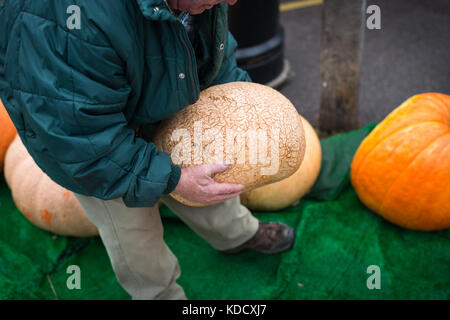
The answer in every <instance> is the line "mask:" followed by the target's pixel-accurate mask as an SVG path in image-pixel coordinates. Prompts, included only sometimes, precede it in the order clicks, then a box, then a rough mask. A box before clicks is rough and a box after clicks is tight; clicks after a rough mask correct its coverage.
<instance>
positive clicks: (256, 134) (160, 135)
mask: <svg viewBox="0 0 450 320" xmlns="http://www.w3.org/2000/svg"><path fill="white" fill-rule="evenodd" d="M258 130H259V131H258ZM176 132H178V133H182V135H178V136H177V135H176V134H175V133H176ZM199 135H201V137H202V139H201V140H199V139H198V138H196V137H198V136H199ZM182 141H183V142H182ZM252 141H253V142H252ZM218 142H219V144H218ZM154 143H155V144H156V146H157V147H158V149H159V150H161V151H165V152H167V153H168V154H169V155H170V156H171V158H172V161H173V162H174V164H176V165H179V166H180V167H181V168H185V167H189V166H194V165H201V164H212V163H221V162H224V161H227V162H229V163H230V164H231V165H230V167H229V168H228V169H227V170H225V171H224V172H221V173H218V174H216V175H214V177H213V178H214V180H215V181H217V182H227V183H239V184H243V185H245V190H244V191H246V190H251V189H253V188H256V187H259V186H263V185H266V184H269V183H272V182H276V181H279V180H282V179H284V178H287V177H288V176H290V175H292V174H293V173H294V172H296V171H297V169H298V168H299V166H300V164H301V162H302V161H303V157H304V153H305V137H304V130H303V125H302V122H301V120H300V118H299V117H298V112H297V110H296V109H295V107H294V106H293V105H292V103H291V102H290V101H289V100H288V99H287V98H286V97H284V96H283V95H282V94H281V93H279V92H278V91H276V90H274V89H272V88H270V87H268V86H265V85H261V84H257V83H249V82H230V83H226V84H222V85H217V86H213V87H210V88H208V89H206V90H203V91H202V92H201V94H200V98H199V100H198V101H197V102H196V103H195V104H192V105H190V106H187V107H186V108H184V109H182V110H180V111H179V112H177V113H176V114H175V115H174V116H173V117H172V118H170V119H168V120H165V121H163V122H162V123H161V125H160V127H159V128H158V130H157V133H156V135H155V138H154ZM181 144H182V145H183V148H182V150H183V151H182V152H180V149H181V148H180V145H181ZM220 144H221V145H222V147H220ZM185 146H187V148H184V147H185ZM171 195H172V197H174V198H175V199H177V200H178V201H180V202H182V203H184V204H186V205H190V206H203V204H200V203H192V202H190V201H187V200H186V199H183V198H182V197H180V196H179V195H174V194H173V193H172V194H171Z"/></svg>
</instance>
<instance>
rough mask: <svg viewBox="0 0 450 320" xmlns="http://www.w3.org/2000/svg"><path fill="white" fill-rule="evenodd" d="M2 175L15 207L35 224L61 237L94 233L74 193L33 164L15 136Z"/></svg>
mask: <svg viewBox="0 0 450 320" xmlns="http://www.w3.org/2000/svg"><path fill="white" fill-rule="evenodd" d="M5 178H6V182H7V183H8V186H9V187H10V189H11V193H12V196H13V199H14V203H15V204H16V206H17V208H18V209H19V211H20V212H22V214H23V215H24V216H25V217H26V218H27V219H28V220H29V221H30V222H31V223H33V224H34V225H36V226H37V227H39V228H42V229H44V230H47V231H50V232H53V233H56V234H59V235H64V236H75V237H90V236H94V235H97V234H98V231H97V228H96V227H95V226H94V225H93V224H92V223H91V222H90V221H89V220H88V218H87V217H86V214H85V213H84V211H83V209H82V208H81V206H80V204H79V202H78V200H77V199H76V198H75V196H74V194H73V193H72V192H71V191H69V190H66V189H64V188H63V187H61V186H59V185H58V184H56V183H55V182H53V181H52V180H51V179H50V178H49V177H48V176H47V175H46V174H45V173H44V172H43V171H42V170H41V169H40V168H39V167H38V166H37V164H36V163H35V162H34V160H33V158H31V156H30V155H29V153H28V151H27V150H26V148H25V146H24V145H23V143H22V141H21V140H20V137H19V136H18V135H17V136H16V138H15V139H14V141H13V142H12V143H11V145H10V147H9V149H8V151H7V153H6V158H5Z"/></svg>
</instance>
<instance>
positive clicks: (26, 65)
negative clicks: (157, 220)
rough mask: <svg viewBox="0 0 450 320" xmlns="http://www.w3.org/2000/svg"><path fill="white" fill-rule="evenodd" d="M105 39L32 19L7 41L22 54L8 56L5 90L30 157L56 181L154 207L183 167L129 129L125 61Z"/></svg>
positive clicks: (0, 92) (1, 92)
mask: <svg viewBox="0 0 450 320" xmlns="http://www.w3.org/2000/svg"><path fill="white" fill-rule="evenodd" d="M33 19H34V20H33ZM105 38H106V36H104V37H103V38H102V36H101V33H100V34H99V35H98V37H97V38H96V42H95V43H92V42H91V41H89V42H87V41H85V40H82V39H81V38H80V36H79V35H77V34H72V33H70V32H69V31H66V30H64V29H63V28H61V27H59V26H57V25H55V24H54V23H53V22H52V21H46V20H42V18H36V17H30V18H29V19H28V20H27V22H26V23H24V24H23V25H22V26H21V30H20V37H18V39H16V40H10V44H9V47H10V49H11V52H18V55H14V57H11V59H9V58H8V56H9V54H6V65H7V67H5V69H4V70H3V71H4V72H0V76H2V77H3V81H1V83H0V84H1V85H0V95H1V96H2V99H3V100H4V102H5V106H6V108H7V109H8V112H9V113H10V115H11V118H12V120H13V122H14V123H15V125H16V127H17V129H18V132H19V134H20V137H21V139H22V140H23V142H24V144H25V146H26V147H27V149H28V151H29V152H30V154H31V156H32V157H33V159H34V160H35V161H36V163H37V164H38V166H39V167H40V168H41V169H42V170H43V171H44V172H46V173H47V175H48V176H49V177H50V178H51V179H53V180H54V181H55V182H57V183H58V184H60V185H62V186H63V187H65V188H67V189H69V190H72V191H74V192H77V193H81V194H84V195H88V196H94V197H97V198H101V199H105V200H107V199H114V198H120V197H122V198H123V200H124V202H125V204H126V205H127V206H129V207H142V206H153V205H154V204H155V203H156V202H157V201H158V199H159V198H160V197H161V196H162V195H163V194H167V193H170V192H171V191H172V190H173V189H174V188H175V186H176V185H177V183H178V180H179V177H180V174H181V169H180V168H179V167H177V166H174V165H172V163H171V160H170V157H169V156H168V154H167V153H164V152H160V151H158V150H157V148H156V146H155V145H154V144H152V143H148V142H146V141H145V140H143V139H140V138H136V137H135V132H134V130H132V129H130V128H129V127H128V121H127V119H126V118H125V116H124V113H123V111H124V109H125V108H126V107H127V100H128V97H129V96H130V94H133V93H132V92H131V89H130V86H129V84H128V81H127V77H126V70H125V69H126V67H125V65H126V64H125V62H124V61H122V60H121V59H120V58H119V57H118V55H117V54H116V52H115V50H114V49H113V48H112V47H111V46H110V45H109V42H108V40H107V39H105ZM11 39H13V37H11ZM8 51H9V49H8Z"/></svg>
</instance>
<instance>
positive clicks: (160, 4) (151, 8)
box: [135, 0, 175, 20]
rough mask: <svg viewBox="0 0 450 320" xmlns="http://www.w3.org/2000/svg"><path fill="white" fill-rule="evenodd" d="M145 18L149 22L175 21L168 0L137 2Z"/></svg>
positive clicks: (141, 0) (143, 0)
mask: <svg viewBox="0 0 450 320" xmlns="http://www.w3.org/2000/svg"><path fill="white" fill-rule="evenodd" d="M135 1H136V2H137V4H138V5H139V9H140V10H141V12H142V14H143V15H144V17H145V18H147V19H149V20H169V19H175V16H174V15H173V13H172V10H170V8H169V5H168V3H167V0H135Z"/></svg>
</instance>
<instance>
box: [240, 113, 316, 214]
mask: <svg viewBox="0 0 450 320" xmlns="http://www.w3.org/2000/svg"><path fill="white" fill-rule="evenodd" d="M299 117H300V118H301V120H302V123H303V128H304V130H305V139H306V151H305V157H304V159H303V162H302V164H301V165H300V168H299V169H298V170H297V171H296V172H295V173H294V174H293V175H291V176H290V177H288V178H286V179H283V180H281V181H278V182H275V183H271V184H268V185H266V186H263V187H259V188H256V189H253V190H250V191H247V192H244V193H242V194H241V203H242V204H243V205H244V206H246V207H247V208H249V209H251V210H255V211H277V210H282V209H284V208H286V207H288V206H290V205H293V204H294V203H296V202H297V201H298V200H299V199H301V198H302V197H303V196H304V195H305V194H306V193H308V191H309V190H310V189H311V187H312V186H313V185H314V183H315V182H316V180H317V177H318V176H319V172H320V167H321V164H322V148H321V146H320V140H319V137H318V136H317V134H316V132H315V131H314V128H313V127H312V126H311V124H310V123H309V122H308V121H307V120H306V119H304V118H303V117H302V116H300V115H299Z"/></svg>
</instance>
